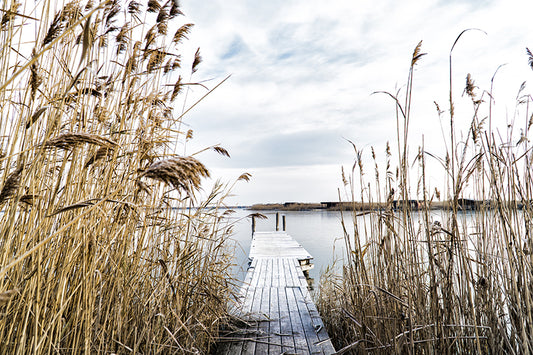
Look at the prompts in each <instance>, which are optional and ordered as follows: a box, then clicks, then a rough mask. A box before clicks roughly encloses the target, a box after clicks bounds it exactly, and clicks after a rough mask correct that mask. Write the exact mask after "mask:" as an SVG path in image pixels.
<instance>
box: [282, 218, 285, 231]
mask: <svg viewBox="0 0 533 355" xmlns="http://www.w3.org/2000/svg"><path fill="white" fill-rule="evenodd" d="M281 220H282V223H281V224H282V225H283V231H284V232H285V215H283V216H281Z"/></svg>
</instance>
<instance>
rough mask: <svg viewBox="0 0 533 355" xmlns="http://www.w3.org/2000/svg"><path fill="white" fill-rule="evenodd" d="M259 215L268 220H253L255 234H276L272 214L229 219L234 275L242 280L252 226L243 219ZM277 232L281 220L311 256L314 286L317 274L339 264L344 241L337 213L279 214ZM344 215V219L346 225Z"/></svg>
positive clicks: (242, 213) (239, 214)
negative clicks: (230, 222) (233, 253)
mask: <svg viewBox="0 0 533 355" xmlns="http://www.w3.org/2000/svg"><path fill="white" fill-rule="evenodd" d="M254 212H259V213H261V214H263V215H265V216H267V217H268V219H264V220H262V219H258V218H256V231H258V232H269V231H275V230H276V211H252V210H237V211H236V213H235V214H234V215H233V216H232V220H233V221H236V225H235V234H234V236H233V237H232V240H233V241H234V242H235V257H236V258H235V259H236V266H235V270H234V273H235V275H236V276H237V277H238V278H239V279H240V280H243V279H244V276H245V274H246V269H247V268H248V253H249V252H250V243H251V240H252V222H251V219H250V218H246V216H247V215H249V214H251V213H254ZM279 214H280V217H279V220H280V222H279V223H280V230H281V220H282V216H285V220H286V232H287V233H288V234H289V235H291V236H292V237H293V239H295V240H296V241H297V242H298V243H300V244H301V245H302V246H303V247H304V248H305V249H306V250H307V251H308V252H309V253H310V254H311V255H312V256H313V258H314V259H313V264H314V265H315V267H314V268H313V269H311V271H310V272H309V276H310V277H311V278H313V279H315V283H316V282H318V280H319V277H320V273H321V271H324V270H325V268H326V267H327V266H328V265H331V264H332V263H333V262H334V261H335V260H337V261H339V262H340V261H341V258H342V257H343V253H344V240H343V231H342V225H341V213H340V212H338V211H321V210H316V211H280V212H279ZM350 218H351V217H350V216H349V215H346V214H345V219H347V220H348V221H350Z"/></svg>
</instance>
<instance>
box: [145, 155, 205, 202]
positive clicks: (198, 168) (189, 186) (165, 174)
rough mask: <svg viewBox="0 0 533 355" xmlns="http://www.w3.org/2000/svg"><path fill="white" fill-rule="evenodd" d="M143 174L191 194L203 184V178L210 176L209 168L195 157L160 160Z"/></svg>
mask: <svg viewBox="0 0 533 355" xmlns="http://www.w3.org/2000/svg"><path fill="white" fill-rule="evenodd" d="M142 176H145V177H148V178H151V179H155V180H159V181H162V182H164V183H166V184H168V185H172V186H173V187H174V188H175V189H176V190H180V191H185V192H186V193H187V194H188V195H189V196H192V195H193V194H194V191H195V190H198V189H199V188H200V185H201V178H205V177H209V176H210V174H209V171H208V170H207V168H206V167H205V166H204V165H203V164H202V163H200V162H199V161H198V160H196V159H195V158H193V157H177V158H170V159H165V160H161V161H158V162H156V163H153V164H152V165H150V166H149V167H148V168H147V169H146V170H145V171H144V172H143V173H142Z"/></svg>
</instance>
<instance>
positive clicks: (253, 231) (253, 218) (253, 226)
mask: <svg viewBox="0 0 533 355" xmlns="http://www.w3.org/2000/svg"><path fill="white" fill-rule="evenodd" d="M254 233H255V216H252V235H253V234H254Z"/></svg>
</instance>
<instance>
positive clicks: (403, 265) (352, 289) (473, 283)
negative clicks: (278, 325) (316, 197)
mask: <svg viewBox="0 0 533 355" xmlns="http://www.w3.org/2000/svg"><path fill="white" fill-rule="evenodd" d="M464 33H465V32H464ZM464 33H461V35H464ZM461 35H460V36H459V37H458V38H457V40H456V42H455V43H457V41H458V40H459V39H460V37H461ZM455 43H454V46H455ZM452 52H453V47H452V50H451V51H450V94H449V108H448V110H447V111H446V112H444V111H442V110H441V109H440V107H439V105H436V106H437V111H438V115H439V116H441V115H445V114H447V115H448V118H449V120H448V122H449V127H448V129H449V132H450V135H449V136H448V137H446V147H448V148H447V149H446V151H445V152H444V153H443V154H442V155H438V154H435V153H434V152H433V153H429V152H427V151H426V150H425V148H424V144H423V141H422V145H421V146H420V148H419V149H418V153H417V154H416V156H415V159H414V160H415V162H416V165H417V166H418V172H419V173H418V174H414V173H413V169H412V161H413V160H412V159H409V154H408V152H409V145H408V141H409V138H408V133H409V119H410V113H411V97H412V95H413V85H412V84H413V80H414V79H413V73H414V71H413V68H414V66H415V65H416V63H417V61H418V60H419V59H420V57H421V47H420V44H419V45H418V46H417V47H416V49H415V51H414V53H413V57H412V60H411V65H410V69H409V76H408V81H407V85H406V86H405V87H406V88H407V89H406V92H405V93H404V95H403V96H401V97H400V95H399V94H390V93H386V94H387V95H388V96H389V97H391V98H392V99H393V101H394V104H395V106H396V119H397V125H398V130H397V132H398V133H397V152H398V157H397V161H398V162H399V163H398V169H396V172H395V169H394V167H393V166H392V161H393V160H394V157H393V153H391V148H390V147H389V145H387V148H386V159H387V161H386V167H385V169H384V171H382V170H381V169H380V168H379V167H378V164H377V163H376V164H375V166H376V167H375V174H374V175H375V177H376V180H375V181H374V183H375V186H374V187H375V188H368V186H369V185H368V182H367V181H366V180H365V176H366V175H365V174H364V173H365V171H364V168H363V164H362V159H361V154H362V152H361V151H360V150H358V149H357V147H356V145H355V144H354V148H355V151H356V153H357V157H358V160H356V161H357V162H358V163H359V164H356V165H354V169H353V171H352V172H351V174H350V175H349V176H348V177H347V178H346V177H345V178H344V180H345V184H346V190H347V191H346V195H347V196H354V195H356V194H357V190H358V189H360V195H361V196H362V199H363V200H365V201H364V202H365V203H373V201H378V202H379V201H386V203H385V205H383V204H379V205H378V207H379V208H376V210H375V211H370V212H369V213H367V214H366V215H365V216H361V215H360V213H359V212H358V211H357V209H356V208H354V209H353V211H352V213H344V218H343V222H342V223H343V227H344V234H345V244H346V250H347V252H346V257H345V260H344V263H343V264H342V275H336V274H335V273H334V272H333V271H332V270H333V269H330V270H328V271H327V272H326V273H325V274H324V275H323V277H322V279H321V282H320V289H319V291H318V293H317V305H318V307H319V309H320V312H321V314H322V315H323V317H324V318H325V323H326V325H327V327H328V332H329V334H330V335H331V336H332V337H333V339H334V343H335V346H336V348H337V349H339V351H338V353H339V354H340V353H348V352H351V353H361V354H364V353H372V354H374V353H409V354H452V353H453V354H458V353H478V354H485V353H486V354H499V353H505V354H527V353H531V351H532V350H533V344H532V342H531V339H533V323H532V321H533V318H532V317H533V315H532V305H533V303H532V302H533V299H532V289H531V285H532V281H533V272H532V268H531V265H533V264H532V262H533V260H532V253H531V250H532V245H531V236H530V228H531V222H530V221H531V217H532V216H531V213H532V211H533V210H532V204H531V201H532V200H533V199H532V198H533V195H532V193H533V190H532V186H533V184H532V182H533V180H532V175H531V169H530V168H529V166H530V165H531V162H532V160H533V154H532V152H531V147H530V144H529V141H528V139H527V135H528V130H529V129H530V127H531V124H530V122H531V112H530V111H529V106H530V103H531V100H532V98H531V96H529V95H526V94H525V93H524V92H523V89H524V85H523V86H522V87H521V88H520V91H519V94H518V95H517V110H516V112H517V114H520V115H521V116H519V117H516V118H515V122H518V120H519V119H525V124H524V126H523V127H524V129H523V131H522V134H521V138H520V139H519V140H518V143H517V142H516V141H514V140H513V138H512V137H513V135H512V130H513V128H514V126H510V127H509V132H510V133H509V135H508V137H503V138H501V137H498V136H497V135H495V134H494V133H493V132H492V131H491V127H492V121H493V117H492V115H493V112H492V104H493V100H494V96H493V93H492V88H491V89H490V90H489V91H486V92H482V93H481V94H480V93H479V89H478V88H477V87H476V86H475V84H474V81H473V78H472V77H471V76H470V75H468V76H467V78H466V85H465V90H464V93H465V95H466V96H465V99H466V100H470V101H471V104H472V111H471V112H462V113H461V114H460V113H459V112H457V111H456V110H455V109H454V103H455V101H454V100H455V96H454V94H453V91H452V87H453V85H452V84H453V83H452V79H451V78H452V68H453V67H452ZM527 53H528V55H529V57H530V61H531V57H532V56H531V53H530V52H529V50H528V51H527ZM482 110H485V111H486V112H488V116H487V117H486V118H483V116H484V115H481V114H480V112H481V111H482ZM459 115H461V116H460V118H459ZM465 117H466V118H465ZM458 119H460V120H462V121H463V122H464V121H465V120H467V119H468V120H469V121H470V125H469V126H470V128H469V130H468V132H466V134H463V135H459V134H458V132H457V128H456V122H457V120H458ZM487 123H488V128H486V126H487ZM458 137H461V138H460V139H459V138H458ZM497 137H498V138H497ZM430 161H432V163H435V162H437V164H439V165H440V167H441V168H442V175H443V181H445V185H444V186H432V185H430V184H429V183H428V181H427V180H426V176H427V166H428V164H429V163H431V162H430ZM432 174H433V175H434V174H435V169H434V168H433V170H432ZM411 186H416V188H411ZM440 191H443V193H442V195H443V196H441V192H440ZM464 197H468V198H472V199H475V200H478V201H482V202H483V203H477V204H476V205H475V213H474V214H471V212H470V213H468V212H466V211H463V208H464V203H463V202H462V201H464V200H462V198H464ZM441 198H442V199H444V200H445V202H446V203H445V204H444V205H443V209H442V211H441V213H440V215H439V213H437V212H436V211H435V210H432V209H431V207H432V205H433V204H434V202H436V201H438V200H440V199H441ZM407 200H418V201H419V204H420V208H419V209H417V210H416V211H415V210H413V208H412V206H411V204H408V203H403V204H399V205H398V204H397V205H396V206H395V205H394V203H393V202H394V201H407ZM354 206H355V205H354ZM467 216H469V217H468V219H467Z"/></svg>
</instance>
